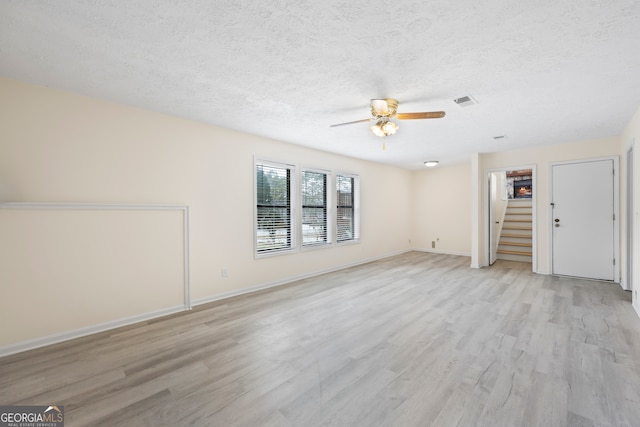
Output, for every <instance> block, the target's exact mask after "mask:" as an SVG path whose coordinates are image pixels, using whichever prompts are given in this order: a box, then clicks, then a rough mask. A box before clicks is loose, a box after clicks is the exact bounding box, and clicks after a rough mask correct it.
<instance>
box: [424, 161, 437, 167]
mask: <svg viewBox="0 0 640 427" xmlns="http://www.w3.org/2000/svg"><path fill="white" fill-rule="evenodd" d="M438 163H439V162H438V161H437V160H427V161H426V162H424V165H425V166H426V167H428V168H432V167H435V166H438Z"/></svg>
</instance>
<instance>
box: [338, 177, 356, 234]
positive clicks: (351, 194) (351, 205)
mask: <svg viewBox="0 0 640 427" xmlns="http://www.w3.org/2000/svg"><path fill="white" fill-rule="evenodd" d="M358 186H359V179H358V177H357V176H348V175H337V176H336V190H337V202H338V206H337V211H336V212H337V218H336V240H337V241H338V242H347V241H355V240H358V239H359V238H360V215H359V214H360V212H359V211H360V208H359V203H360V202H359V193H358V192H359V188H358Z"/></svg>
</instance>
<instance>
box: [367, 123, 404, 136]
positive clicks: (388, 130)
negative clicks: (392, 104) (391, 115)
mask: <svg viewBox="0 0 640 427" xmlns="http://www.w3.org/2000/svg"><path fill="white" fill-rule="evenodd" d="M370 129H371V132H373V133H374V135H376V136H379V137H382V138H384V137H385V136H389V135H393V134H394V133H396V131H397V130H398V125H396V124H395V122H392V121H391V120H389V119H380V120H378V121H377V122H376V124H374V125H372V126H371V127H370Z"/></svg>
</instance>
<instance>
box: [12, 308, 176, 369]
mask: <svg viewBox="0 0 640 427" xmlns="http://www.w3.org/2000/svg"><path fill="white" fill-rule="evenodd" d="M180 311H185V306H184V305H177V306H174V307H167V308H163V309H161V310H156V311H152V312H150V313H144V314H137V315H135V316H130V317H126V318H124V319H117V320H111V321H109V322H104V323H99V324H97V325H91V326H87V327H84V328H80V329H75V330H72V331H66V332H61V333H57V334H53V335H47V336H44V337H39V338H34V339H31V340H27V341H22V342H18V343H15V344H8V345H4V346H0V357H3V356H9V355H10V354H15V353H20V352H23V351H27V350H33V349H34V348H39V347H44V346H47V345H51V344H57V343H60V342H63V341H69V340H72V339H75V338H80V337H84V336H87V335H91V334H97V333H98V332H104V331H108V330H110V329H116V328H120V327H122V326H127V325H132V324H134V323H138V322H144V321H146V320H151V319H155V318H158V317H162V316H167V315H169V314H174V313H178V312H180Z"/></svg>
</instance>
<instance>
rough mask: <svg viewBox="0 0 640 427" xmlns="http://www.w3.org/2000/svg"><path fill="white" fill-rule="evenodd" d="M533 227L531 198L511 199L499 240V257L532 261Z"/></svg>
mask: <svg viewBox="0 0 640 427" xmlns="http://www.w3.org/2000/svg"><path fill="white" fill-rule="evenodd" d="M532 229H533V227H532V208H531V199H512V200H509V203H508V204H507V210H506V213H505V215H504V221H503V224H502V233H501V234H500V239H499V240H498V242H499V243H498V251H497V258H498V259H506V260H510V261H522V262H531V260H532V256H531V254H532V250H533V245H532V243H531V242H532Z"/></svg>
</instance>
